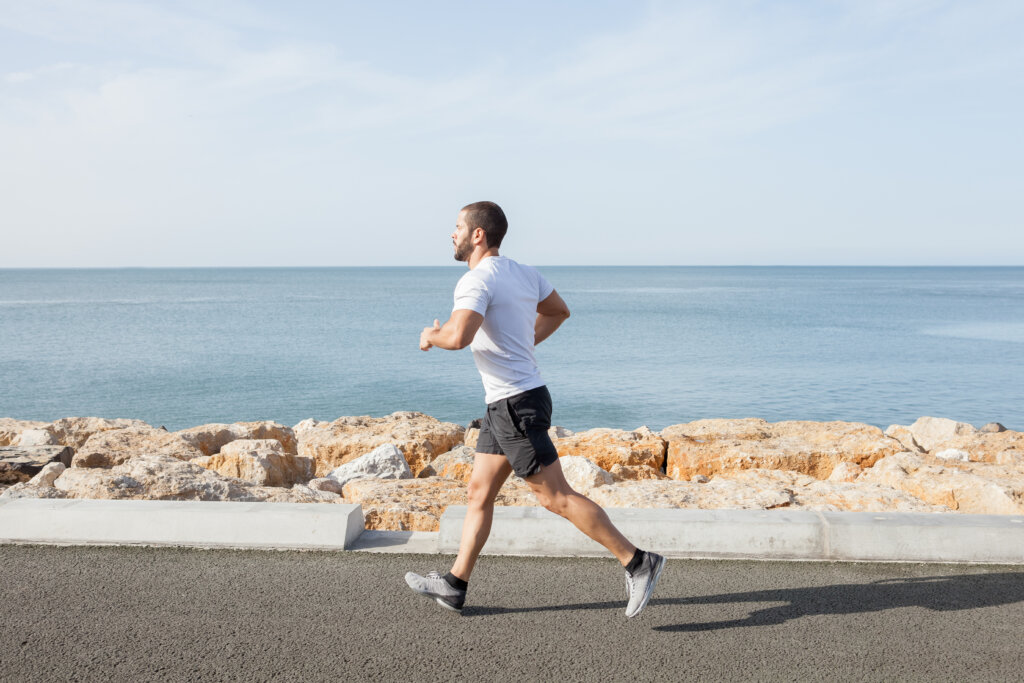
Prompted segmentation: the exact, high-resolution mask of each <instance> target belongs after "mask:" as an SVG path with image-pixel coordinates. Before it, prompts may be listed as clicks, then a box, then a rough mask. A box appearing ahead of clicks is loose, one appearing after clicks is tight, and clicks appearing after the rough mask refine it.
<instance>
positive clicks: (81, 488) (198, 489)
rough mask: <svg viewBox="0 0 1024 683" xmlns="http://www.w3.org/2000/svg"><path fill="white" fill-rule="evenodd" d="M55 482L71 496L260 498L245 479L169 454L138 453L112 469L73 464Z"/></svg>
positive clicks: (105, 497)
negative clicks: (229, 475) (223, 473)
mask: <svg viewBox="0 0 1024 683" xmlns="http://www.w3.org/2000/svg"><path fill="white" fill-rule="evenodd" d="M53 485H54V486H55V487H56V488H57V489H59V490H61V491H64V492H65V493H66V494H67V495H68V497H70V498H97V499H136V500H239V501H258V500H260V499H261V498H260V496H258V495H255V494H254V493H253V492H252V491H251V490H250V489H249V487H248V486H247V485H246V483H245V482H243V481H241V480H240V479H234V478H229V477H224V476H221V475H219V474H217V473H216V472H212V471H210V470H206V469H204V468H202V467H199V466H198V465H194V464H192V463H190V462H185V461H183V460H179V459H178V458H175V457H173V456H169V455H150V454H144V455H137V456H135V457H133V458H131V459H129V460H126V461H125V462H123V463H121V464H119V465H115V466H113V467H111V468H109V469H108V468H98V467H71V468H68V469H67V470H65V471H64V473H63V474H61V475H60V476H59V477H58V478H57V479H56V481H54V482H53Z"/></svg>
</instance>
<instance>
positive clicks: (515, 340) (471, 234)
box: [405, 202, 665, 617]
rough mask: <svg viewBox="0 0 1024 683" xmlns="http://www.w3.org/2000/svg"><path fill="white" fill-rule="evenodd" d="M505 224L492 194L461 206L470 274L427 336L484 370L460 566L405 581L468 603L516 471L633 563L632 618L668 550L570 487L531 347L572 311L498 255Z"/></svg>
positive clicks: (457, 240)
mask: <svg viewBox="0 0 1024 683" xmlns="http://www.w3.org/2000/svg"><path fill="white" fill-rule="evenodd" d="M507 229H508V221H507V220H506V219H505V214H504V212H503V211H502V210H501V207H499V206H498V205H497V204H495V203H494V202H476V203H474V204H469V205H468V206H465V207H463V209H462V210H461V211H460V212H459V216H458V220H457V221H456V223H455V232H453V233H452V241H453V242H454V245H455V260H457V261H465V262H466V263H467V264H468V265H469V272H468V273H466V274H465V275H463V276H462V278H461V279H460V280H459V282H458V284H457V285H456V286H455V307H454V310H453V311H452V315H451V318H450V319H449V320H448V322H446V323H445V324H444V325H440V324H439V321H437V320H435V321H434V325H433V326H432V327H426V328H424V329H423V332H422V333H421V334H420V348H421V349H422V350H424V351H427V350H429V349H430V348H431V347H433V346H437V347H439V348H442V349H450V350H456V349H462V348H465V347H466V346H470V347H471V348H472V350H473V360H474V361H475V362H476V366H477V369H478V370H479V371H480V376H481V377H482V378H483V383H484V389H485V392H486V401H487V412H486V414H485V416H484V419H483V423H482V425H481V427H480V436H479V438H478V440H477V445H476V451H477V452H476V455H475V457H474V461H473V473H472V475H471V477H470V480H469V487H468V494H469V504H468V507H467V510H466V520H465V522H464V523H463V526H462V540H461V542H460V544H459V554H458V556H457V557H456V558H455V564H453V565H452V567H451V570H450V571H449V572H448V574H446V575H445V576H441V575H440V574H438V573H437V572H431V573H429V574H427V576H425V577H424V576H420V575H418V574H414V573H413V572H409V573H408V574H406V575H405V580H406V583H408V584H409V587H410V588H412V589H413V590H414V591H416V592H417V593H420V594H421V595H424V596H426V597H428V598H431V599H433V600H435V601H436V602H437V603H438V604H439V605H441V606H442V607H446V608H448V609H451V610H455V611H461V610H462V606H463V603H464V602H465V599H466V589H467V587H468V583H469V577H470V574H472V572H473V566H474V565H475V564H476V558H477V556H478V555H479V554H480V550H481V549H482V548H483V546H484V543H485V542H486V541H487V536H488V535H489V534H490V531H491V520H492V519H493V516H494V499H495V497H496V496H497V495H498V490H499V489H500V488H501V485H502V484H503V483H504V482H505V480H506V479H507V478H508V476H509V474H511V473H512V472H513V471H514V472H515V473H516V474H517V475H518V476H520V477H522V478H523V479H524V480H525V481H526V483H527V484H529V485H530V489H531V490H532V491H533V494H534V495H535V496H536V497H537V500H538V501H539V502H540V504H541V505H543V506H544V507H545V508H547V509H548V510H551V511H552V512H555V513H557V514H559V515H561V516H562V517H565V518H566V519H568V520H569V521H570V522H572V523H573V524H575V525H576V528H577V529H579V530H580V531H582V532H583V533H585V534H586V535H587V536H589V537H590V538H592V539H594V540H595V541H597V542H598V543H600V544H601V545H603V546H604V547H605V548H607V549H608V550H609V551H611V553H612V554H613V555H615V557H616V558H618V560H619V562H621V563H622V565H623V566H624V567H625V569H626V589H627V593H628V596H629V601H628V604H627V606H626V616H627V617H634V616H636V615H637V614H639V613H640V611H641V610H642V609H643V608H644V606H646V605H647V601H648V600H650V597H651V593H652V592H653V590H654V586H655V584H656V583H657V581H658V577H659V576H660V575H661V571H662V569H663V568H664V566H665V558H664V557H662V556H660V555H657V554H655V553H650V552H644V551H642V550H639V549H638V548H637V547H636V546H634V545H633V544H632V543H630V542H629V541H628V540H626V537H625V536H623V535H622V534H621V533H620V532H619V530H618V529H616V528H615V526H614V525H613V524H612V523H611V520H610V519H608V515H607V514H605V512H604V510H602V509H601V508H600V507H598V505H597V504H596V503H594V502H593V501H591V500H590V499H589V498H586V497H585V496H582V495H580V494H579V493H577V492H576V491H574V490H572V488H571V487H570V486H569V484H568V483H567V482H566V480H565V477H564V476H563V474H562V467H561V465H560V464H559V462H558V452H557V451H556V450H555V446H554V444H553V443H552V442H551V439H550V437H549V436H548V428H550V427H551V396H550V394H548V390H547V387H545V386H544V382H543V380H542V379H541V376H540V372H539V370H538V368H537V362H536V360H535V359H534V355H533V350H534V346H535V345H537V344H539V343H541V342H542V341H544V340H545V339H547V338H548V337H549V336H550V335H551V333H553V332H554V331H555V330H557V329H558V327H559V326H560V325H561V324H562V323H563V322H564V321H565V320H566V319H567V318H568V317H569V307H568V306H566V305H565V302H564V301H563V300H562V297H560V296H558V293H557V292H556V291H555V290H554V288H553V287H552V286H551V285H550V284H549V283H548V281H547V280H545V279H544V277H543V276H542V275H541V274H540V273H538V272H537V271H536V270H535V269H534V268H531V267H529V266H524V265H520V264H519V263H516V262H515V261H513V260H512V259H509V258H506V257H504V256H500V255H499V254H498V247H500V246H501V241H502V239H503V238H504V236H505V232H506V230H507Z"/></svg>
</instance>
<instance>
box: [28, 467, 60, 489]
mask: <svg viewBox="0 0 1024 683" xmlns="http://www.w3.org/2000/svg"><path fill="white" fill-rule="evenodd" d="M66 469H67V465H65V464H64V463H62V462H51V463H48V464H47V465H45V466H44V467H43V469H41V470H39V474H37V475H36V476H34V477H32V478H31V479H29V480H28V483H29V484H31V485H32V486H53V482H54V480H56V479H57V477H59V476H60V475H61V474H63V473H64V470H66Z"/></svg>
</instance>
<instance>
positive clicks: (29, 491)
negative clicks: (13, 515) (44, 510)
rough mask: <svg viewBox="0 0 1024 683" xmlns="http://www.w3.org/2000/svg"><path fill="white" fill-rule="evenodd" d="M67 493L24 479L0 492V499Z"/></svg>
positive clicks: (55, 495)
mask: <svg viewBox="0 0 1024 683" xmlns="http://www.w3.org/2000/svg"><path fill="white" fill-rule="evenodd" d="M67 497H68V495H67V494H66V493H64V492H63V491H61V490H60V489H55V488H54V487H52V486H39V485H36V484H33V483H31V482H27V481H24V482H22V483H20V484H15V485H14V486H11V487H9V488H7V489H5V490H4V491H3V492H0V500H18V499H19V498H67Z"/></svg>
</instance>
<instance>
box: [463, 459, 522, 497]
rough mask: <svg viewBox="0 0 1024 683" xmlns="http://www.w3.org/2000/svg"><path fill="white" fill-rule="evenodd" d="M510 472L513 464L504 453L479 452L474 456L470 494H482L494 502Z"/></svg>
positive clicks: (470, 477) (470, 478)
mask: <svg viewBox="0 0 1024 683" xmlns="http://www.w3.org/2000/svg"><path fill="white" fill-rule="evenodd" d="M510 474H512V465H511V464H510V463H509V461H508V458H506V457H505V456H504V455H499V454H497V453H479V452H478V453H477V454H476V455H474V456H473V472H472V474H470V476H469V490H470V495H471V496H472V495H481V494H482V495H483V496H484V497H485V498H486V500H488V501H492V502H493V501H494V498H495V497H496V496H497V495H498V491H499V490H500V489H501V485H502V484H504V483H505V480H506V479H508V475H510Z"/></svg>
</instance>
